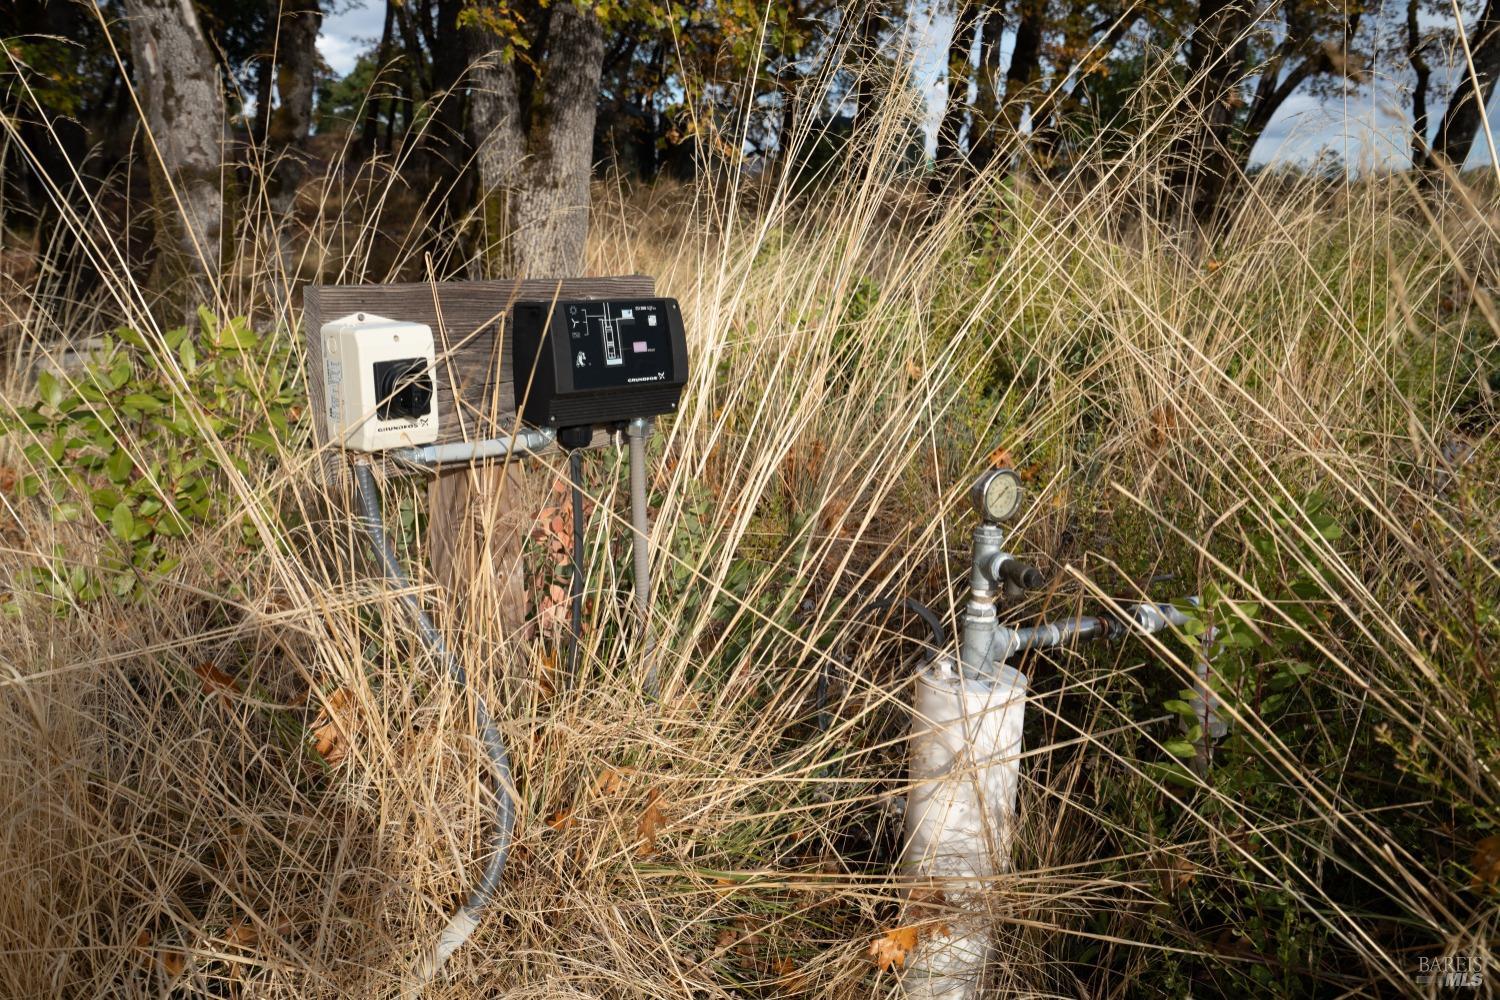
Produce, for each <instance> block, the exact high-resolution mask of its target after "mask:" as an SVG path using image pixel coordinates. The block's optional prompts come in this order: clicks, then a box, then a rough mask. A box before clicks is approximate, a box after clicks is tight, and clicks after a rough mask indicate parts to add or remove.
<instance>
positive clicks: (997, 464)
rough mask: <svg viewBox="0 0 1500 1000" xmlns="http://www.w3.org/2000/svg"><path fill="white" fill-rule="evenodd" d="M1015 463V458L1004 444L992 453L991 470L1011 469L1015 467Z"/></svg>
mask: <svg viewBox="0 0 1500 1000" xmlns="http://www.w3.org/2000/svg"><path fill="white" fill-rule="evenodd" d="M1015 461H1016V459H1015V456H1014V455H1012V454H1011V453H1010V449H1009V448H1007V447H1005V445H1003V444H1002V445H1001V446H1000V447H998V448H996V449H995V450H994V451H992V452H990V468H992V469H1009V468H1010V467H1011V466H1013V465H1015Z"/></svg>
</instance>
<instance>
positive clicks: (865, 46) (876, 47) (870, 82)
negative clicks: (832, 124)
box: [850, 0, 883, 136]
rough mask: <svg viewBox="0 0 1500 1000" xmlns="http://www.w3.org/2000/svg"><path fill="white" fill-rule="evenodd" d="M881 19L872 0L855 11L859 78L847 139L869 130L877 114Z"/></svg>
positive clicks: (856, 59)
mask: <svg viewBox="0 0 1500 1000" xmlns="http://www.w3.org/2000/svg"><path fill="white" fill-rule="evenodd" d="M882 20H883V16H882V12H881V10H880V8H879V6H878V5H877V4H876V2H875V0H867V2H866V3H865V4H864V5H863V6H862V7H860V8H859V32H858V35H857V36H856V42H855V44H856V45H857V46H858V47H859V51H858V52H857V53H856V54H855V57H854V62H855V65H856V66H857V67H858V72H859V75H858V76H857V77H856V78H855V81H854V94H853V95H852V96H853V98H854V121H853V123H852V127H851V128H850V134H851V136H854V135H858V134H859V132H860V130H861V129H868V128H870V127H871V126H872V124H873V123H874V121H875V119H876V117H877V115H878V108H879V104H880V100H879V97H878V96H877V91H878V90H879V88H880V84H879V83H877V80H876V77H877V75H878V70H879V66H880V33H881V30H882V24H881V21H882Z"/></svg>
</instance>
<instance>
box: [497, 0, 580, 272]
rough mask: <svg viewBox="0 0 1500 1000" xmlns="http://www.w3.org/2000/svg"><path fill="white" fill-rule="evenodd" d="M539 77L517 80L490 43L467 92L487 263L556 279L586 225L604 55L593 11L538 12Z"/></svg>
mask: <svg viewBox="0 0 1500 1000" xmlns="http://www.w3.org/2000/svg"><path fill="white" fill-rule="evenodd" d="M545 19H546V38H545V48H541V47H537V48H533V50H532V52H533V55H535V54H536V53H537V52H538V51H539V50H540V51H541V52H542V62H541V65H542V72H543V73H544V74H545V80H544V84H545V85H541V83H538V84H536V85H526V86H524V93H523V84H531V83H532V81H529V80H522V79H520V78H519V74H518V69H519V67H518V66H517V63H516V61H510V62H507V61H505V60H504V59H503V58H502V57H501V54H500V52H499V50H498V46H496V45H494V43H493V42H492V44H491V47H490V49H489V51H488V52H487V53H486V54H485V55H484V57H483V58H482V59H481V60H480V61H479V62H478V64H477V65H476V68H475V71H474V74H473V81H474V84H473V88H474V89H473V91H472V93H471V95H470V100H471V102H472V104H471V114H470V121H471V127H472V128H473V130H474V142H475V148H476V149H477V154H476V156H475V163H476V166H477V167H478V171H479V181H480V184H481V185H482V187H483V197H484V199H485V221H486V224H487V225H488V226H489V228H490V232H489V239H490V241H491V244H492V245H494V244H495V243H496V241H498V253H497V254H495V255H494V256H493V257H492V262H493V263H492V268H493V270H495V271H496V272H498V273H499V274H501V275H504V276H505V277H525V278H554V277H556V278H562V277H568V276H571V275H575V274H577V273H578V271H579V270H580V269H581V268H582V266H583V252H584V241H585V240H586V238H587V237H588V229H589V179H590V171H591V167H592V165H593V164H592V159H593V148H594V112H595V103H596V101H597V100H598V96H599V74H600V71H601V68H602V64H603V60H604V33H603V31H602V30H601V28H600V26H599V21H598V19H597V18H596V17H595V16H594V15H593V14H592V13H591V12H588V11H582V10H579V9H578V7H577V6H576V5H574V4H571V3H559V4H553V5H551V6H550V7H549V8H548V10H547V13H546V18H545Z"/></svg>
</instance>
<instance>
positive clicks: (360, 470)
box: [354, 463, 516, 983]
mask: <svg viewBox="0 0 1500 1000" xmlns="http://www.w3.org/2000/svg"><path fill="white" fill-rule="evenodd" d="M354 483H355V487H356V492H357V493H358V495H359V506H360V523H361V524H362V525H363V527H364V529H365V533H366V534H367V535H369V538H370V548H371V550H372V551H373V552H374V553H375V561H376V562H378V563H380V568H381V570H382V571H383V573H384V574H385V579H386V581H387V582H389V583H391V584H393V585H394V586H396V587H397V588H398V589H399V593H398V595H397V600H399V601H400V602H401V604H402V606H403V607H405V608H406V611H407V613H408V614H409V615H410V616H411V618H412V621H413V623H414V624H415V625H416V627H417V633H418V634H419V635H420V636H421V637H422V642H423V643H424V644H426V646H427V648H428V650H429V651H430V652H431V653H432V655H433V656H434V657H435V658H436V659H438V660H441V661H442V663H443V665H444V666H445V667H447V668H448V675H449V676H450V677H452V678H453V680H454V683H456V684H457V685H458V687H459V689H460V690H463V691H467V690H469V679H468V676H467V675H466V674H465V673H464V668H463V664H461V663H459V662H458V658H457V657H455V656H454V655H453V653H452V652H451V651H450V650H449V649H448V647H447V645H446V644H445V643H444V642H443V637H442V635H441V633H439V632H438V630H437V627H436V626H434V625H433V624H432V619H430V618H428V617H427V612H425V611H423V610H422V605H421V604H420V603H418V601H417V598H416V595H415V594H414V593H413V592H412V582H411V580H410V578H408V577H407V575H406V571H405V570H403V569H402V568H401V560H400V559H398V558H397V556H396V550H395V549H394V548H393V547H392V546H391V542H390V538H389V537H388V536H387V535H386V533H385V525H384V523H383V521H382V519H381V512H380V491H379V490H378V489H377V488H376V485H375V474H374V473H373V472H372V471H371V470H370V466H368V465H366V464H362V463H356V464H354ZM473 694H474V715H475V719H476V723H477V725H478V728H479V739H480V742H481V743H482V744H483V745H484V750H485V754H486V755H487V756H488V757H489V759H490V763H491V765H493V767H494V769H495V775H494V777H495V828H494V830H493V832H492V833H491V835H490V844H489V846H490V857H489V860H488V861H487V862H486V863H485V866H484V871H483V872H482V873H481V874H480V876H479V881H478V882H477V883H475V885H474V888H473V889H472V890H470V892H469V898H468V899H466V900H465V901H464V903H463V905H462V906H460V907H459V909H458V912H457V913H455V914H454V915H453V917H452V918H451V919H450V920H449V921H448V924H447V926H446V927H444V928H443V931H442V933H441V934H439V935H438V939H437V943H436V944H435V945H433V947H432V950H431V951H429V952H428V953H426V954H425V955H423V956H422V957H420V958H419V959H418V962H417V965H416V969H415V972H416V975H417V976H418V979H419V982H422V983H425V982H428V981H430V980H431V979H432V978H433V977H434V976H436V975H437V972H438V970H439V969H441V968H442V967H443V964H444V963H445V962H447V961H448V958H449V956H451V955H452V954H453V953H454V952H455V951H457V950H458V948H459V947H460V946H461V945H462V944H463V943H464V942H465V941H467V940H468V939H469V936H470V935H471V934H473V933H474V929H475V928H476V927H478V926H479V920H480V917H481V915H482V914H483V912H484V909H485V907H486V906H488V905H489V902H490V899H491V898H492V897H493V896H494V895H495V890H496V889H498V888H499V887H500V876H501V873H502V872H503V871H504V870H505V859H506V856H507V855H508V854H509V853H510V844H511V839H512V836H513V835H514V832H515V825H516V804H515V800H514V799H512V798H511V792H510V789H511V773H510V756H509V755H508V754H507V753H506V751H505V743H504V741H503V740H502V739H501V738H500V731H499V730H498V729H497V728H495V722H494V720H493V719H491V718H490V713H489V709H488V708H487V707H486V706H485V703H484V698H483V697H481V696H480V695H479V693H478V692H477V691H476V692H473Z"/></svg>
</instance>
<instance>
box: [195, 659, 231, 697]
mask: <svg viewBox="0 0 1500 1000" xmlns="http://www.w3.org/2000/svg"><path fill="white" fill-rule="evenodd" d="M193 673H195V674H197V675H198V679H199V680H200V681H202V682H203V693H204V694H214V693H217V694H218V696H219V704H221V705H223V706H224V707H225V708H228V707H229V706H230V705H231V704H232V703H233V702H232V699H231V698H230V695H233V694H238V693H239V690H240V686H239V684H238V683H237V682H236V681H235V679H234V678H233V677H231V676H230V675H229V674H226V673H225V672H224V671H222V670H220V669H219V668H218V667H216V666H214V665H213V664H212V663H207V662H205V663H200V664H198V665H197V666H196V667H194V668H193Z"/></svg>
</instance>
